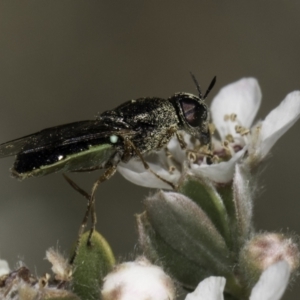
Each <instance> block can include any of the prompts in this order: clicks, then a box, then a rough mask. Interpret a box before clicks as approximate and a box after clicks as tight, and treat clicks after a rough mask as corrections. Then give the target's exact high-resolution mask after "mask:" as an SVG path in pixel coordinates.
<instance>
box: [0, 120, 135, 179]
mask: <svg viewBox="0 0 300 300" xmlns="http://www.w3.org/2000/svg"><path fill="white" fill-rule="evenodd" d="M115 125H116V124H115ZM132 134H134V133H133V132H131V131H130V130H128V129H124V128H122V127H120V126H119V127H118V126H114V127H112V126H110V125H108V124H106V123H104V122H103V121H101V120H94V121H81V122H76V123H70V124H66V125H61V126H57V127H52V128H48V129H44V130H42V131H40V132H37V133H35V134H32V135H29V136H26V137H24V138H21V139H17V140H14V141H11V142H8V143H5V144H2V145H0V152H1V156H2V157H4V156H9V155H14V154H16V155H17V158H16V161H15V164H14V167H13V169H12V172H13V175H14V176H16V177H18V178H20V179H24V178H26V177H31V176H43V175H46V174H50V173H53V172H57V171H75V170H76V171H78V170H86V169H93V168H94V169H95V168H101V167H103V166H104V165H105V164H106V162H107V161H109V160H110V159H111V158H112V157H113V156H114V155H115V154H116V153H117V152H118V151H119V149H122V147H123V145H122V143H123V140H122V137H123V136H124V135H129V136H130V135H132ZM112 136H113V139H112V138H111V137H112Z"/></svg>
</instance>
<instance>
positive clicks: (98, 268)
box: [72, 232, 115, 300]
mask: <svg viewBox="0 0 300 300" xmlns="http://www.w3.org/2000/svg"><path fill="white" fill-rule="evenodd" d="M88 236H89V232H85V233H84V234H83V236H82V238H81V240H80V245H79V251H78V255H77V256H76V258H75V260H74V263H73V270H74V271H73V281H72V291H73V292H74V293H75V294H76V295H78V296H79V297H80V298H81V299H84V300H98V299H100V288H101V285H102V280H103V278H104V277H105V276H106V275H107V274H108V273H109V272H110V271H111V269H112V267H113V266H114V264H115V258H114V255H113V253H112V251H111V248H110V246H109V244H108V243H107V241H106V240H105V239H104V238H103V237H102V235H101V234H100V233H98V232H94V233H93V235H92V239H91V245H87V240H88Z"/></svg>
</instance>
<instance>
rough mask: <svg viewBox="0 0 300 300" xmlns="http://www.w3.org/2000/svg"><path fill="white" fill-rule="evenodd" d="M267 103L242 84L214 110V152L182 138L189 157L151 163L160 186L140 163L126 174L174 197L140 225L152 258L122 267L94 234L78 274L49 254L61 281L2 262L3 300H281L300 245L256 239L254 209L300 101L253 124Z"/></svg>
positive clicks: (299, 113)
mask: <svg viewBox="0 0 300 300" xmlns="http://www.w3.org/2000/svg"><path fill="white" fill-rule="evenodd" d="M260 103H261V91H260V87H259V85H258V83H257V81H256V80H255V79H254V78H244V79H241V80H239V81H237V82H235V83H232V84H230V85H228V86H226V87H224V88H223V89H221V90H220V92H219V93H218V94H217V96H216V97H215V98H214V99H213V101H212V105H211V110H210V111H211V124H210V131H211V134H212V145H211V149H208V148H207V147H205V146H203V145H201V144H200V142H199V141H197V140H195V139H193V138H191V137H190V136H188V135H187V134H185V133H182V135H183V138H184V141H185V143H186V145H187V147H186V149H182V148H181V147H180V144H179V142H178V140H177V139H176V138H173V139H172V140H171V141H170V143H169V144H168V146H167V147H166V148H165V149H162V150H160V151H159V152H157V153H150V154H149V155H148V156H146V157H145V159H146V161H147V163H148V164H149V166H150V168H151V170H152V171H153V172H155V173H156V174H157V175H159V176H155V175H154V174H153V172H149V170H146V169H145V168H144V165H143V164H142V163H141V161H140V160H139V159H136V160H134V159H132V160H130V161H129V162H128V163H126V164H125V163H120V164H119V165H118V171H119V172H120V173H121V174H122V175H123V176H124V177H125V178H127V179H128V180H130V181H132V182H134V183H135V184H138V185H142V186H146V187H151V188H160V189H164V190H160V191H158V192H157V193H155V194H154V195H151V196H149V197H148V198H146V199H145V201H144V206H145V211H144V212H143V213H141V214H139V215H137V216H136V221H137V228H138V234H139V247H140V249H141V252H142V256H139V257H138V258H137V259H136V260H135V261H132V262H125V263H121V264H118V265H116V264H115V258H114V256H113V253H112V251H111V249H110V247H109V245H108V243H107V242H106V241H105V240H104V238H103V237H102V236H101V235H100V234H99V233H97V232H94V233H93V235H92V236H91V240H89V237H90V235H89V232H87V233H85V234H84V235H83V237H82V238H81V239H80V241H79V242H78V245H77V248H76V249H77V250H76V251H78V253H77V255H76V257H75V259H74V260H72V265H70V264H69V262H68V261H67V260H66V259H64V258H63V257H62V256H61V255H60V254H59V253H58V252H57V251H54V250H53V249H52V250H49V251H48V252H47V255H46V256H47V259H48V260H49V262H50V263H51V264H52V271H53V273H54V275H55V276H54V278H53V279H50V277H49V276H48V275H47V276H46V275H45V276H44V277H42V278H35V277H34V276H32V275H31V274H30V272H29V270H28V269H26V268H25V267H21V268H20V269H18V270H16V271H9V268H8V265H7V263H6V262H5V261H0V298H1V299H7V300H8V299H18V300H28V299H38V300H44V299H45V300H46V299H57V300H58V299H74V300H80V299H84V300H97V299H103V300H112V299H113V300H141V299H145V300H146V299H147V300H152V299H153V300H154V299H155V300H173V299H176V297H177V296H179V295H180V294H183V293H184V291H185V293H186V295H185V294H184V295H183V297H185V300H201V299H206V300H224V299H231V300H243V299H250V300H261V299H263V300H279V299H280V298H281V297H282V295H283V293H284V291H285V290H286V287H287V286H288V284H289V282H290V281H291V279H293V278H294V277H295V275H296V274H297V270H298V268H299V265H300V251H299V247H298V238H297V237H296V236H293V235H291V234H283V233H281V232H280V233H276V232H257V231H255V229H254V227H253V223H252V219H253V210H252V207H253V198H254V194H255V190H256V186H257V185H258V183H257V181H256V180H257V179H256V177H257V176H256V173H257V171H258V170H259V167H260V166H261V165H262V163H263V161H264V160H265V158H266V157H267V156H268V153H269V151H270V149H271V148H272V147H273V145H274V144H275V143H276V141H277V140H278V139H279V138H280V137H281V136H282V135H283V134H284V133H285V132H286V131H287V130H288V129H289V128H290V127H291V126H292V125H293V124H294V123H295V122H296V121H297V120H298V118H299V117H300V92H299V91H295V92H292V93H290V94H288V95H287V96H286V98H285V99H284V100H283V101H282V102H281V104H280V105H279V106H278V107H277V108H275V109H274V110H272V111H271V112H270V113H269V114H268V115H267V117H266V118H265V119H264V120H262V121H258V122H256V123H253V122H254V120H255V116H256V113H257V111H258V109H259V106H260ZM159 178H163V179H164V181H163V180H160V179H159ZM168 182H169V183H172V186H174V187H175V189H174V190H171V191H165V190H170V187H171V185H170V184H167V183H168ZM88 241H89V243H88ZM186 291H188V292H186ZM181 296H182V295H181Z"/></svg>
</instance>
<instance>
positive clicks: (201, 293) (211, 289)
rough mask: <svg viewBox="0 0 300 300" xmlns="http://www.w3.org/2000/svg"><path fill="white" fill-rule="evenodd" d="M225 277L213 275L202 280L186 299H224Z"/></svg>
mask: <svg viewBox="0 0 300 300" xmlns="http://www.w3.org/2000/svg"><path fill="white" fill-rule="evenodd" d="M225 283H226V280H225V278H224V277H215V276H211V277H208V278H206V279H204V280H203V281H201V282H200V283H199V284H198V286H197V288H196V289H195V291H194V292H193V293H190V294H188V295H187V296H186V298H185V300H202V299H203V300H204V299H205V300H224V297H223V290H224V287H225Z"/></svg>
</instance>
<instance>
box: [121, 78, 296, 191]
mask: <svg viewBox="0 0 300 300" xmlns="http://www.w3.org/2000/svg"><path fill="white" fill-rule="evenodd" d="M261 97H262V95H261V90H260V87H259V85H258V82H257V80H256V79H254V78H243V79H241V80H239V81H236V82H234V83H231V84H229V85H227V86H225V87H224V88H222V89H221V90H220V92H219V93H218V94H217V95H216V97H215V98H214V99H213V101H212V104H211V108H210V110H211V122H212V124H213V126H212V128H215V129H216V130H215V132H216V133H218V136H219V137H215V136H214V135H213V137H212V151H211V152H210V151H208V149H205V147H201V145H199V142H198V141H195V140H193V139H191V138H190V137H189V136H188V135H186V134H184V133H183V135H184V139H185V142H186V144H187V150H182V149H181V148H180V145H179V143H178V141H177V139H176V138H173V139H172V140H171V141H170V143H169V145H168V146H167V149H165V150H161V151H159V152H157V153H151V154H150V155H148V156H146V157H145V159H146V161H147V162H148V163H149V166H150V168H151V169H152V170H153V171H155V172H156V173H157V174H158V175H159V176H161V177H162V178H164V179H166V180H167V181H169V182H172V183H173V184H174V185H177V183H178V180H179V179H180V177H181V176H184V174H186V173H187V172H189V173H192V174H194V175H195V176H201V177H206V178H208V179H210V180H211V181H212V182H214V183H217V184H228V183H230V182H231V180H232V178H233V174H234V167H235V165H236V164H237V163H238V162H240V161H241V160H242V161H244V162H245V164H246V165H247V166H248V167H250V169H254V168H256V167H257V166H258V165H259V164H260V162H262V161H263V159H264V158H265V157H266V156H267V154H268V153H269V151H270V149H271V148H272V147H273V145H274V144H275V143H276V141H277V140H278V139H279V138H280V137H281V136H282V135H283V134H284V133H285V132H286V131H287V130H288V129H289V128H290V127H291V126H292V125H293V124H294V123H295V122H296V121H297V120H298V119H299V116H300V92H299V91H295V92H292V93H290V94H288V95H287V96H286V98H285V99H284V100H283V101H282V102H281V104H280V105H279V106H278V107H277V108H275V109H274V110H273V111H271V112H270V114H269V115H268V116H267V117H266V118H265V120H263V121H260V122H258V123H256V124H255V125H253V121H254V119H255V116H256V113H257V111H258V109H259V107H260V104H261ZM212 131H213V130H212ZM212 133H213V132H212ZM207 155H209V156H210V157H212V159H211V160H207ZM211 162H212V164H211ZM118 170H119V172H120V173H121V174H122V175H123V176H124V177H125V178H126V179H128V180H130V181H132V182H133V183H135V184H138V185H142V186H147V187H152V188H155V187H156V188H165V189H170V186H169V185H168V184H166V183H165V182H163V181H162V180H159V179H158V178H157V177H155V176H154V175H153V174H151V173H150V172H149V171H147V170H145V168H144V166H143V165H142V163H141V162H140V161H139V160H135V159H132V160H130V161H129V162H128V163H126V164H125V163H120V164H119V166H118Z"/></svg>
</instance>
